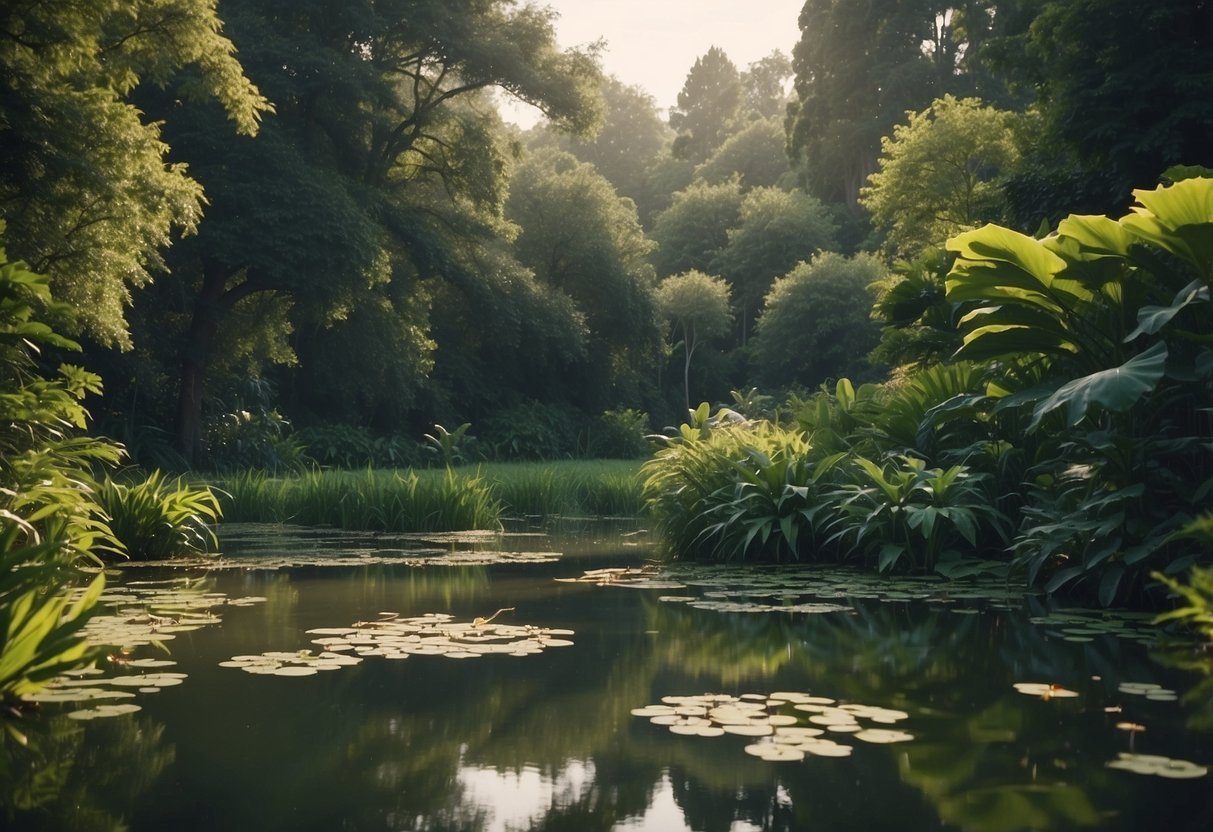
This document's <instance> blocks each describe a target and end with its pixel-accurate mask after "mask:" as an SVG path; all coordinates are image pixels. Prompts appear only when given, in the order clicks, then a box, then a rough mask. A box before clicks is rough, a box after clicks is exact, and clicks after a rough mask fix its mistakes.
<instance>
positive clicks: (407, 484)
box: [215, 468, 501, 532]
mask: <svg viewBox="0 0 1213 832" xmlns="http://www.w3.org/2000/svg"><path fill="white" fill-rule="evenodd" d="M215 485H216V490H217V491H218V492H219V495H220V506H221V507H222V509H223V516H224V517H225V518H227V519H228V520H229V521H234V522H259V523H282V522H291V523H300V524H302V525H305V526H334V527H336V528H341V529H355V530H364V531H385V532H432V531H460V530H466V529H491V528H496V527H497V526H498V523H499V518H500V514H501V505H500V503H499V502H498V500H497V499H496V498H495V497H494V496H493V494H492V491H491V489H490V487H489V486H488V484H487V483H486V482H485V481H484V480H483V478H481V477H479V476H477V475H468V474H464V473H459V472H456V471H455V470H454V469H451V468H444V469H440V470H432V471H412V470H409V471H405V472H396V471H375V470H374V469H370V468H368V469H367V470H365V471H363V472H353V471H309V472H305V473H302V474H294V475H291V476H287V477H282V478H271V477H268V476H266V475H265V474H263V473H259V472H244V473H242V474H238V475H236V476H235V477H233V478H232V479H231V481H228V480H224V479H222V478H220V479H217V481H216V483H215Z"/></svg>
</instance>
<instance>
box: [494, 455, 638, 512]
mask: <svg viewBox="0 0 1213 832" xmlns="http://www.w3.org/2000/svg"><path fill="white" fill-rule="evenodd" d="M476 470H477V472H478V475H479V476H481V477H482V478H483V479H484V481H485V482H486V483H488V486H489V488H490V489H491V490H492V492H493V495H494V496H495V497H496V498H497V499H498V500H500V501H501V504H502V507H503V508H502V511H503V512H507V513H509V514H510V515H514V516H519V515H521V516H530V517H536V516H542V517H555V516H564V517H586V516H600V517H636V516H637V515H639V514H640V513H641V512H642V511H643V510H644V501H643V499H642V497H641V479H640V466H639V464H637V463H635V462H632V461H621V460H609V461H608V460H600V459H596V460H586V461H582V460H564V461H560V462H542V463H539V462H510V463H502V462H498V463H487V464H484V465H480V466H478V467H477V469H476Z"/></svg>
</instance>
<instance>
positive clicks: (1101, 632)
mask: <svg viewBox="0 0 1213 832" xmlns="http://www.w3.org/2000/svg"><path fill="white" fill-rule="evenodd" d="M1153 619H1154V616H1153V615H1152V614H1151V613H1145V612H1131V611H1128V610H1093V609H1061V610H1055V611H1053V612H1051V613H1049V614H1048V615H1036V616H1032V617H1031V618H1030V619H1028V620H1029V621H1031V622H1032V623H1033V624H1040V625H1043V626H1045V627H1048V628H1050V629H1049V630H1047V632H1049V633H1050V634H1051V635H1054V636H1057V637H1059V638H1061V639H1064V640H1065V641H1073V642H1089V641H1094V640H1095V639H1096V638H1098V637H1099V636H1112V637H1114V638H1120V639H1125V640H1127V641H1135V642H1138V643H1140V644H1151V643H1153V642H1154V641H1155V640H1156V639H1157V637H1158V628H1157V627H1155V626H1153V625H1152V623H1151V622H1152V621H1153Z"/></svg>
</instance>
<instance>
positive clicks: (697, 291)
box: [657, 269, 733, 410]
mask: <svg viewBox="0 0 1213 832" xmlns="http://www.w3.org/2000/svg"><path fill="white" fill-rule="evenodd" d="M657 308H658V309H659V310H660V312H661V316H662V318H664V319H665V320H667V321H669V322H670V323H671V324H672V325H673V327H674V328H675V330H676V331H678V332H680V333H681V335H682V341H681V344H682V349H683V364H682V384H683V388H682V389H683V403H684V404H685V405H686V408H687V410H690V409H691V359H692V358H693V357H694V355H695V350H696V349H698V348H699V346H700V345H701V344H703V343H706V342H708V341H710V340H712V339H713V338H719V337H720V336H722V335H724V334H725V333H727V332H728V331H729V323H730V321H731V320H732V317H733V316H732V310H731V309H730V307H729V284H727V283H725V282H724V280H722V279H721V278H719V277H712V276H711V275H706V274H704V273H703V272H701V271H697V270H695V269H692V270H690V271H687V272H683V273H682V274H676V275H673V276H671V277H667V278H666V279H665V280H663V281H661V285H660V286H658V287H657Z"/></svg>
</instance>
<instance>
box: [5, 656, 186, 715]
mask: <svg viewBox="0 0 1213 832" xmlns="http://www.w3.org/2000/svg"><path fill="white" fill-rule="evenodd" d="M175 664H176V662H174V661H171V660H169V659H130V660H125V659H123V660H120V667H121V668H122V669H123V670H126V671H128V672H127V673H123V674H122V675H119V676H109V675H107V672H106V671H105V670H102V669H101V668H98V667H86V668H82V669H80V670H71V671H68V672H67V673H64V674H63V675H62V676H58V677H56V678H55V679H52V680H51V681H50V683H49V684H47V686H46V687H45V688H43V689H42V690H40V691H38V692H37V693H31V694H27V695H26V696H25V697H23V698H24V699H25V701H27V702H42V703H48V702H65V703H66V702H79V703H97V702H103V700H115V699H118V700H128V699H134V698H135V694H136V693H148V694H150V693H159V692H160V691H161V690H162V689H163V688H171V687H176V686H177V685H180V684H181V683H182V682H184V681H185V678H186V674H184V673H174V672H171V671H162V670H159V668H164V667H171V666H173V665H175ZM143 670H156V671H157V672H153V673H142V672H140V673H131V672H129V671H143ZM140 709H141V706H139V705H136V704H135V703H134V702H127V701H123V702H118V703H113V702H103V703H102V704H93V705H92V706H91V707H88V708H81V709H79V710H75V711H71V712H69V713H68V716H69V717H70V718H72V719H80V720H90V719H101V718H104V717H114V716H122V715H123V714H129V713H134V712H135V711H138V710H140Z"/></svg>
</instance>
